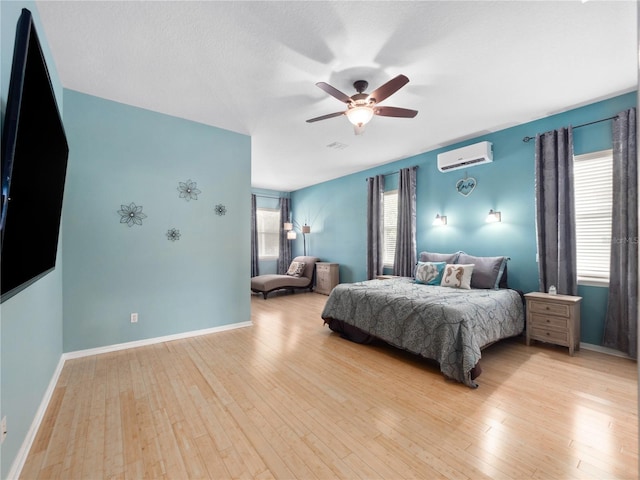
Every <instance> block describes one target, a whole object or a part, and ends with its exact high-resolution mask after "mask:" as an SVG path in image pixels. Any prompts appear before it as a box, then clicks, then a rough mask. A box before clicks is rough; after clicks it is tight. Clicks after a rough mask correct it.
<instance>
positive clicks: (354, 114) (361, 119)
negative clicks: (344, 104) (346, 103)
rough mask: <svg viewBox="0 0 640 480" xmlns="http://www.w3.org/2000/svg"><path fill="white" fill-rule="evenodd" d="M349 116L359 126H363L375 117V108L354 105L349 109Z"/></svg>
mask: <svg viewBox="0 0 640 480" xmlns="http://www.w3.org/2000/svg"><path fill="white" fill-rule="evenodd" d="M347 118H348V119H349V121H350V122H351V123H353V124H354V125H355V126H357V127H361V126H363V125H366V124H367V123H369V121H370V120H371V119H372V118H373V108H371V107H353V108H350V109H349V110H347Z"/></svg>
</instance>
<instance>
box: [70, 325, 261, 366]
mask: <svg viewBox="0 0 640 480" xmlns="http://www.w3.org/2000/svg"><path fill="white" fill-rule="evenodd" d="M251 325H253V323H252V322H239V323H232V324H230V325H222V326H220V327H212V328H205V329H202V330H192V331H190V332H184V333H176V334H173V335H165V336H164V337H154V338H146V339H144V340H135V341H133V342H126V343H116V344H114V345H107V346H104V347H97V348H88V349H86V350H76V351H75V352H67V353H63V354H62V358H64V359H65V360H70V359H72V358H81V357H88V356H90V355H99V354H101V353H109V352H117V351H118V350H127V349H129V348H136V347H144V346H146V345H154V344H156V343H163V342H171V341H173V340H181V339H183V338H190V337H199V336H200V335H209V334H210V333H219V332H224V331H226V330H234V329H236V328H244V327H250V326H251Z"/></svg>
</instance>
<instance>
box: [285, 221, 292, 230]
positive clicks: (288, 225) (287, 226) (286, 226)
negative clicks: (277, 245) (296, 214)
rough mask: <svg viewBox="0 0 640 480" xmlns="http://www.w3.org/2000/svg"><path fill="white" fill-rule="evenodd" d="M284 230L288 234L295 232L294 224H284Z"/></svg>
mask: <svg viewBox="0 0 640 480" xmlns="http://www.w3.org/2000/svg"><path fill="white" fill-rule="evenodd" d="M284 229H285V230H286V231H287V232H289V231H291V230H293V223H291V222H285V224H284Z"/></svg>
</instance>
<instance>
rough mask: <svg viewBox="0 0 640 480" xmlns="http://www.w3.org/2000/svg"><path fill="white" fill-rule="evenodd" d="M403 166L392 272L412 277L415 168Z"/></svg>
mask: <svg viewBox="0 0 640 480" xmlns="http://www.w3.org/2000/svg"><path fill="white" fill-rule="evenodd" d="M417 169H418V167H410V168H403V169H401V170H400V178H399V180H398V226H397V236H396V255H395V258H394V260H393V273H394V275H399V276H401V277H412V276H413V270H414V269H415V266H416V262H417V254H416V170H417Z"/></svg>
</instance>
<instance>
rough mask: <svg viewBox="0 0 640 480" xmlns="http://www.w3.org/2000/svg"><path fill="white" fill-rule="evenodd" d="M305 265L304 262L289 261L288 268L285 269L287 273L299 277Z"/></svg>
mask: <svg viewBox="0 0 640 480" xmlns="http://www.w3.org/2000/svg"><path fill="white" fill-rule="evenodd" d="M305 265H306V263H304V262H291V265H289V270H287V275H291V276H292V277H301V276H302V274H303V273H304V266H305Z"/></svg>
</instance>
